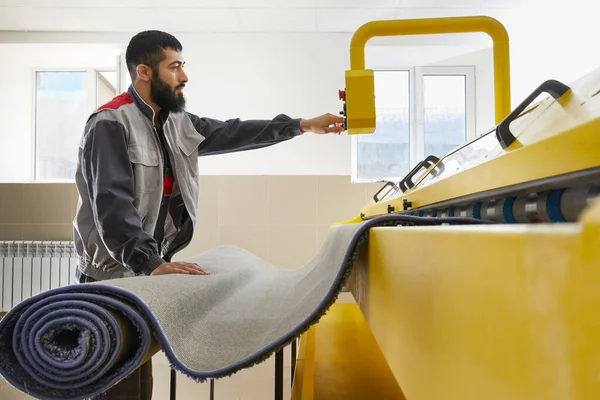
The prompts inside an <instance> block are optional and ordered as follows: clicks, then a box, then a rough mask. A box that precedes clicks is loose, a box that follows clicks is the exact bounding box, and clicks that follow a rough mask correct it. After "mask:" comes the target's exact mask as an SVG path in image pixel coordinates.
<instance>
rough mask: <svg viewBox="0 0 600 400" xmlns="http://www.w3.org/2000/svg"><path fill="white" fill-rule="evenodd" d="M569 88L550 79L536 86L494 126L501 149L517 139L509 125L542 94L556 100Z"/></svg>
mask: <svg viewBox="0 0 600 400" xmlns="http://www.w3.org/2000/svg"><path fill="white" fill-rule="evenodd" d="M570 89H571V88H569V87H568V86H567V85H565V84H564V83H561V82H559V81H557V80H554V79H550V80H547V81H546V82H544V83H542V84H541V85H540V86H538V87H537V88H536V89H535V90H534V91H533V92H531V94H530V95H529V96H527V98H526V99H525V100H523V102H522V103H521V104H519V105H518V107H517V108H515V109H514V110H513V111H512V112H511V113H510V114H508V116H507V117H506V118H504V120H503V121H502V122H500V123H499V124H498V125H497V126H496V137H497V138H498V141H499V142H500V145H501V146H502V148H503V149H505V148H507V147H508V146H510V145H511V144H512V143H513V142H514V141H515V140H517V138H516V137H515V135H513V134H512V132H511V131H510V123H511V122H513V121H514V120H515V119H517V118H518V117H519V115H521V113H522V112H523V111H525V109H526V108H527V107H529V105H530V104H531V103H532V102H533V101H534V100H535V99H536V98H537V97H538V96H539V95H540V94H542V93H544V92H546V93H548V94H550V96H552V97H554V99H558V98H559V97H561V96H562V95H563V94H565V93H567V92H568V91H569V90H570Z"/></svg>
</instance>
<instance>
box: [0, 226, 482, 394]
mask: <svg viewBox="0 0 600 400" xmlns="http://www.w3.org/2000/svg"><path fill="white" fill-rule="evenodd" d="M443 222H449V223H481V222H482V221H478V220H469V219H461V218H445V219H442V218H421V217H411V216H402V215H386V216H383V217H378V218H374V219H371V220H367V221H363V222H359V223H354V224H346V225H338V226H335V227H333V228H332V229H331V230H330V232H329V234H328V236H327V238H326V240H325V243H324V244H323V246H322V247H321V249H320V251H319V252H318V254H317V255H316V257H315V258H313V259H312V260H311V261H310V262H309V263H308V264H306V265H305V266H304V267H303V268H301V269H298V270H283V269H280V268H277V267H275V266H273V265H271V264H269V263H267V262H265V261H264V260H262V259H260V258H258V257H257V256H255V255H254V254H252V253H250V252H248V251H246V250H244V249H241V248H239V247H235V246H220V247H217V248H214V249H212V250H210V251H207V252H204V253H201V254H199V255H197V256H195V257H193V258H191V259H189V260H187V261H189V262H195V263H198V264H199V265H201V266H203V267H204V268H206V269H208V270H209V271H210V272H211V275H208V276H200V275H198V276H196V275H162V276H148V277H145V276H140V277H135V278H123V279H114V280H109V281H103V282H96V283H88V284H81V285H71V286H66V287H62V288H58V289H53V290H49V291H46V292H43V293H40V294H38V295H36V296H34V297H31V298H29V299H27V300H25V301H23V302H22V303H20V304H18V305H17V306H15V307H14V308H13V309H12V310H11V311H10V312H9V313H8V314H6V316H5V317H4V318H3V319H2V320H0V373H1V374H2V376H3V377H4V378H5V379H6V380H7V381H8V382H9V383H10V384H12V385H13V386H15V387H16V388H17V389H19V390H21V391H23V392H25V393H27V394H29V395H31V396H34V397H36V398H40V399H82V398H86V397H91V396H94V395H97V394H100V393H103V392H104V391H106V390H108V389H109V388H110V387H112V386H113V385H115V384H116V383H118V382H119V381H120V380H122V379H123V378H125V377H126V376H127V375H128V374H129V373H131V372H132V371H133V370H135V369H136V368H137V367H138V366H140V365H141V364H142V363H144V362H145V361H146V360H147V359H148V358H150V357H152V356H153V355H154V354H156V352H158V351H160V350H161V349H162V350H163V351H164V352H165V353H166V356H167V358H168V359H169V361H170V364H171V367H172V368H174V369H175V370H177V371H179V372H181V373H183V374H184V375H186V376H188V377H189V378H191V379H194V380H197V381H204V380H205V379H207V378H219V377H224V376H229V375H231V374H233V373H235V372H236V371H239V370H240V369H243V368H247V367H250V366H252V365H254V364H256V363H258V362H261V361H263V360H265V359H267V358H268V357H270V356H271V355H272V353H273V352H275V351H277V350H279V349H280V348H281V347H283V346H285V345H287V344H288V343H290V342H291V341H292V340H293V339H294V338H296V337H297V336H298V335H300V334H301V333H302V332H304V331H306V330H307V329H308V328H309V327H310V325H312V324H314V323H316V322H317V321H318V320H319V318H320V317H321V316H322V315H323V314H324V313H325V312H326V311H327V309H328V308H329V306H330V305H331V304H332V303H333V302H334V301H335V300H336V298H337V295H338V294H339V292H340V290H341V288H342V286H343V284H344V282H345V280H346V279H347V277H348V275H349V273H350V269H351V266H352V263H353V261H354V260H355V258H356V256H357V252H358V251H359V249H360V247H361V246H360V245H361V243H364V242H365V241H366V239H367V238H368V230H369V229H370V228H371V227H373V226H377V225H400V224H402V225H419V224H426V225H431V224H439V223H443Z"/></svg>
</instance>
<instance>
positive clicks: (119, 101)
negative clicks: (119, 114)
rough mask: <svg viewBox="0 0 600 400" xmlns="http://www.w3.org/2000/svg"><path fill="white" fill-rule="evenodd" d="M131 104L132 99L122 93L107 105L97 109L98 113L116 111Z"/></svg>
mask: <svg viewBox="0 0 600 400" xmlns="http://www.w3.org/2000/svg"><path fill="white" fill-rule="evenodd" d="M131 103H133V99H132V98H131V96H129V94H127V93H123V94H121V95H119V96H117V97H115V98H114V99H112V100H111V101H109V102H108V103H106V104H104V105H101V106H100V107H98V111H100V110H104V109H109V110H116V109H117V108H119V107H122V106H124V105H127V104H131Z"/></svg>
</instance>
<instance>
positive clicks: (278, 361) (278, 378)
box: [275, 349, 283, 400]
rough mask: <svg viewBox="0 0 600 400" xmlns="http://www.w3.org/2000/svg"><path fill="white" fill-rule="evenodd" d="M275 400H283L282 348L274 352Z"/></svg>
mask: <svg viewBox="0 0 600 400" xmlns="http://www.w3.org/2000/svg"><path fill="white" fill-rule="evenodd" d="M275 400H283V349H281V350H279V351H278V352H277V353H275Z"/></svg>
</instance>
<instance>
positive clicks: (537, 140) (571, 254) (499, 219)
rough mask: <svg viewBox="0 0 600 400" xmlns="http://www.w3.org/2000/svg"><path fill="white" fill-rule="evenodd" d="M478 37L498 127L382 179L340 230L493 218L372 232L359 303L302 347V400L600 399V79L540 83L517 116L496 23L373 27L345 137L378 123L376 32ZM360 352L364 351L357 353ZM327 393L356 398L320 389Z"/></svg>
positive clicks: (361, 36) (298, 390)
mask: <svg viewBox="0 0 600 400" xmlns="http://www.w3.org/2000/svg"><path fill="white" fill-rule="evenodd" d="M475 31H478V32H487V33H488V34H490V36H491V37H492V39H493V41H494V66H495V68H494V75H495V99H496V103H495V106H496V120H497V121H496V122H497V125H496V126H495V127H494V129H492V130H490V131H489V132H484V133H483V134H482V135H481V136H479V137H478V138H476V139H474V140H472V141H470V142H469V143H467V144H465V145H463V146H461V147H459V148H457V149H455V150H454V151H452V152H450V153H449V154H446V155H445V156H443V157H441V158H438V157H436V156H429V157H427V158H426V159H425V160H423V161H422V162H421V163H419V164H418V165H417V166H416V167H415V168H414V169H413V170H412V171H411V172H410V173H409V174H408V175H407V176H406V177H404V178H403V179H402V181H400V182H389V183H386V184H385V185H384V186H383V188H382V189H381V190H380V191H379V192H377V193H376V194H375V195H374V200H373V202H372V203H371V204H369V205H367V206H365V207H364V208H363V209H362V210H361V211H360V216H357V218H356V219H355V220H352V221H348V222H346V223H356V222H359V221H362V220H364V219H368V218H373V217H375V216H378V215H383V214H389V213H405V214H409V215H416V216H421V217H424V218H430V219H436V218H443V217H446V218H448V217H450V218H452V217H469V218H473V219H479V220H486V221H488V222H491V223H486V224H472V225H461V226H456V225H445V224H438V225H432V226H410V227H378V228H372V229H371V231H370V237H369V244H368V250H367V251H366V252H365V254H363V258H362V260H360V262H359V264H358V265H356V266H355V267H354V270H353V273H352V276H351V278H350V281H349V282H348V287H349V290H350V292H351V293H352V295H353V297H354V299H355V300H356V303H354V304H352V303H350V305H343V306H342V305H335V306H334V307H333V308H332V310H331V311H330V313H328V314H327V315H326V316H325V317H324V318H323V320H322V321H320V322H319V323H318V324H317V325H315V326H314V327H313V328H311V330H310V331H309V332H307V333H306V334H305V335H304V336H302V338H301V350H300V354H302V358H301V359H300V361H299V362H301V364H302V365H303V368H298V369H297V371H296V377H295V379H296V378H298V379H297V380H295V382H294V388H293V389H294V390H293V398H294V399H295V400H298V399H318V398H327V399H330V400H334V399H337V398H340V399H341V398H344V399H354V398H356V399H359V398H360V399H408V400H455V399H456V400H492V399H494V400H495V399H499V400H500V399H502V400H505V399H510V400H520V399H523V400H537V399H539V400H567V399H568V400H575V399H577V400H579V399H582V400H583V399H585V400H587V399H590V400H592V399H599V398H600V340H599V339H600V317H599V315H598V311H599V310H600V201H597V196H598V194H599V193H600V96H598V94H599V93H600V70H597V71H593V72H591V73H590V74H588V75H586V76H584V77H582V78H581V79H579V80H577V81H576V82H573V83H571V84H569V85H566V84H564V83H561V82H558V81H554V80H550V81H546V82H541V83H538V84H539V86H538V87H537V88H536V89H535V90H533V92H532V93H531V95H530V96H528V97H527V98H526V99H524V101H523V102H522V103H521V104H519V105H518V106H517V107H515V108H514V110H512V111H511V107H510V103H509V99H510V95H509V67H508V35H507V34H506V32H505V31H504V29H503V28H502V26H501V25H500V24H499V23H498V22H497V21H495V20H493V19H491V18H488V17H466V18H441V19H422V20H401V21H377V22H371V23H368V24H366V25H364V26H363V27H361V28H360V29H359V30H358V31H357V33H356V35H355V37H354V39H353V40H352V45H351V49H350V51H351V63H352V64H351V70H350V71H348V72H347V73H346V91H345V92H342V93H341V95H342V96H341V97H342V98H343V99H344V100H345V102H346V104H345V107H346V108H345V115H346V124H347V129H348V132H349V133H353V134H354V133H369V132H373V130H374V128H375V108H374V98H373V82H372V79H373V78H372V71H367V70H365V69H364V55H363V54H364V46H365V44H366V42H367V40H368V39H369V38H371V37H374V36H384V35H397V34H427V33H452V32H475ZM541 94H548V96H546V97H545V98H544V99H542V100H541V101H539V102H536V103H533V102H534V101H535V100H536V99H537V98H538V96H539V95H541ZM352 307H354V309H352ZM358 311H359V314H360V315H357V314H356V312H358ZM348 319H351V321H353V322H352V323H348V324H346V325H344V324H343V323H341V322H340V321H344V320H348ZM343 326H345V328H343ZM349 326H352V328H349ZM336 327H338V328H337V329H336ZM365 327H368V329H365ZM359 332H363V333H359ZM361 335H362V336H361ZM344 337H345V338H352V340H354V341H355V343H356V342H360V346H358V345H357V346H356V347H357V349H358V350H357V349H355V348H353V346H352V345H351V344H349V343H348V341H344V340H343V339H342V338H344ZM365 343H372V346H373V350H372V351H370V352H369V351H367V352H365V351H359V350H360V347H361V346H364V345H365ZM347 357H352V360H350V359H348V358H347ZM359 359H362V360H364V361H365V363H363V364H357V360H359ZM357 365H361V366H357ZM361 368H362V369H361ZM317 371H320V372H319V373H317ZM365 371H368V372H369V374H366V373H365ZM374 371H379V373H374ZM378 380H379V381H378ZM378 383H379V386H378ZM336 385H337V387H347V386H351V387H353V388H354V390H353V391H352V392H351V393H345V394H344V395H343V396H342V395H340V396H337V395H335V394H332V391H331V389H329V392H327V393H328V394H327V395H323V393H325V392H326V391H327V388H331V387H335V386H336ZM394 385H395V386H394ZM377 387H379V388H383V387H385V388H386V389H385V391H381V390H379V391H378V390H377V389H376V388H377ZM365 388H370V389H368V390H367V389H365ZM352 393H354V394H352Z"/></svg>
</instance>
